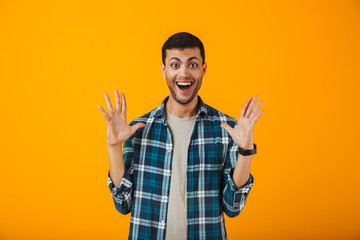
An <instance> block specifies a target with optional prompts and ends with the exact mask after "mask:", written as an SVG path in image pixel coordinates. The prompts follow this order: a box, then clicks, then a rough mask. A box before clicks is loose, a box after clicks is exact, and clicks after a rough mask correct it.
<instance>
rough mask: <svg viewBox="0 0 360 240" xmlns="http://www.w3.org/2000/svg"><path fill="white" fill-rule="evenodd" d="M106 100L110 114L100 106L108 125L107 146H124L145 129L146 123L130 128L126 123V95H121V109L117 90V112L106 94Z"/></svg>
mask: <svg viewBox="0 0 360 240" xmlns="http://www.w3.org/2000/svg"><path fill="white" fill-rule="evenodd" d="M105 100H106V103H107V106H108V109H109V114H108V113H107V112H106V111H105V110H104V109H103V108H102V106H100V105H98V107H99V109H100V111H101V112H102V114H103V115H104V117H105V119H106V124H107V130H106V138H107V144H108V145H110V146H115V145H121V144H123V143H124V142H125V141H126V140H127V139H128V138H129V137H130V136H131V135H133V134H134V133H135V132H136V130H138V129H139V128H142V127H145V124H144V123H137V124H135V125H133V126H129V124H128V123H127V121H126V100H125V95H124V94H123V93H121V103H122V104H121V109H120V97H119V92H118V91H117V90H115V112H114V110H113V107H112V105H111V102H110V99H109V96H108V95H107V93H105Z"/></svg>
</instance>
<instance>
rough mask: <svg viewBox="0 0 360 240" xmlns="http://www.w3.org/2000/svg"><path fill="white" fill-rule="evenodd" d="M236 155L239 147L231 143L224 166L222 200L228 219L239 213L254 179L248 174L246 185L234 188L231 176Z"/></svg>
mask: <svg viewBox="0 0 360 240" xmlns="http://www.w3.org/2000/svg"><path fill="white" fill-rule="evenodd" d="M238 154H239V147H238V146H237V145H236V144H235V143H234V142H233V141H231V143H230V145H229V148H228V152H227V156H226V160H225V164H224V171H223V199H222V202H223V209H224V212H225V213H226V215H227V216H229V217H236V216H238V215H239V214H240V213H241V211H242V209H243V207H244V206H245V203H246V200H247V197H248V195H249V192H250V189H251V187H252V185H253V183H254V177H253V176H252V174H251V173H250V176H249V179H248V181H247V183H246V184H245V185H244V186H242V187H241V188H239V189H237V188H236V186H235V184H234V182H233V179H232V175H233V171H234V169H235V165H236V161H237V157H238Z"/></svg>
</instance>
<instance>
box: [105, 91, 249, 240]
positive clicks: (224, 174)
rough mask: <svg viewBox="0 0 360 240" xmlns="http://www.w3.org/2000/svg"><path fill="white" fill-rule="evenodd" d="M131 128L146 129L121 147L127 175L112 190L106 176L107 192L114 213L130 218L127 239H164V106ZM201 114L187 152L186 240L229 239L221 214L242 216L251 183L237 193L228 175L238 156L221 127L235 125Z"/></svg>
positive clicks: (169, 150) (168, 152)
mask: <svg viewBox="0 0 360 240" xmlns="http://www.w3.org/2000/svg"><path fill="white" fill-rule="evenodd" d="M168 98H169V97H166V98H165V100H164V101H163V102H162V104H161V105H160V106H159V107H158V108H156V109H154V110H152V111H151V112H149V113H147V114H145V115H144V116H142V117H140V118H137V119H135V120H134V121H132V122H131V123H130V125H134V124H136V123H138V122H144V123H146V127H144V128H140V129H139V130H137V131H136V133H135V134H134V135H132V136H131V137H130V138H129V139H128V140H127V141H126V142H125V143H124V146H123V154H124V163H125V169H126V170H125V173H124V176H123V177H122V179H121V182H120V187H119V188H116V187H115V186H114V184H113V182H112V179H111V178H110V171H109V172H108V186H109V189H110V190H111V194H112V198H113V200H114V203H115V207H116V209H117V210H118V211H119V212H120V213H122V214H128V213H129V212H131V221H130V233H129V239H137V240H139V239H146V240H148V239H157V240H162V239H165V227H166V219H167V215H166V214H167V207H168V201H169V189H170V178H171V160H172V155H173V142H172V137H171V133H170V130H169V127H168V125H167V123H166V121H165V103H166V101H167V100H168ZM199 104H200V105H199V106H200V108H199V111H198V114H197V117H196V122H195V126H194V130H193V133H192V136H191V140H190V145H189V150H188V167H187V216H188V217H187V218H188V220H187V225H188V226H187V227H188V232H187V239H204V240H205V239H227V234H226V229H225V221H224V214H223V213H224V212H225V213H226V215H228V216H229V217H235V216H237V215H239V214H240V212H241V211H242V209H243V207H244V205H245V203H246V200H247V196H248V194H249V191H250V189H251V187H252V184H253V182H254V178H253V176H252V175H251V174H250V178H249V180H248V182H247V183H246V184H245V185H244V186H243V187H241V188H240V189H237V188H236V186H235V184H234V182H233V181H232V177H231V176H232V173H233V170H234V168H235V163H236V160H237V156H238V153H239V148H238V146H237V145H236V144H235V143H234V141H233V140H232V138H231V137H230V135H229V134H228V133H227V132H226V130H224V129H222V128H221V127H220V124H221V123H225V122H226V123H228V124H229V125H230V126H231V127H234V126H235V125H236V123H237V122H236V120H235V119H233V118H231V117H229V116H227V115H225V114H223V113H221V112H219V111H217V110H216V109H214V108H212V107H210V106H208V105H206V104H204V102H203V101H202V99H201V98H200V97H199Z"/></svg>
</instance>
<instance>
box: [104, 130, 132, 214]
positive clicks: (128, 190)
mask: <svg viewBox="0 0 360 240" xmlns="http://www.w3.org/2000/svg"><path fill="white" fill-rule="evenodd" d="M132 139H133V136H132V137H130V138H129V139H128V140H127V141H126V142H125V143H124V146H123V158H124V165H125V171H124V175H123V177H122V178H121V181H120V187H118V188H117V187H115V185H114V182H113V181H112V179H111V177H110V170H109V171H108V186H109V189H110V191H111V196H112V198H113V200H114V204H115V208H116V209H117V210H118V211H119V212H120V213H122V214H124V215H125V214H128V213H130V212H131V208H132V202H133V177H132V175H133V156H134V154H133V153H134V150H133V146H132Z"/></svg>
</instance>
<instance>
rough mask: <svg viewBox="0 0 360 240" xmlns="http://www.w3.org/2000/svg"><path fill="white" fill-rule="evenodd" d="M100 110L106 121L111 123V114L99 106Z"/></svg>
mask: <svg viewBox="0 0 360 240" xmlns="http://www.w3.org/2000/svg"><path fill="white" fill-rule="evenodd" d="M98 108H99V109H100V111H101V113H102V114H103V115H104V117H105V119H106V120H107V121H110V116H109V114H108V113H107V112H106V111H105V110H104V109H103V107H102V106H100V105H98Z"/></svg>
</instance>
